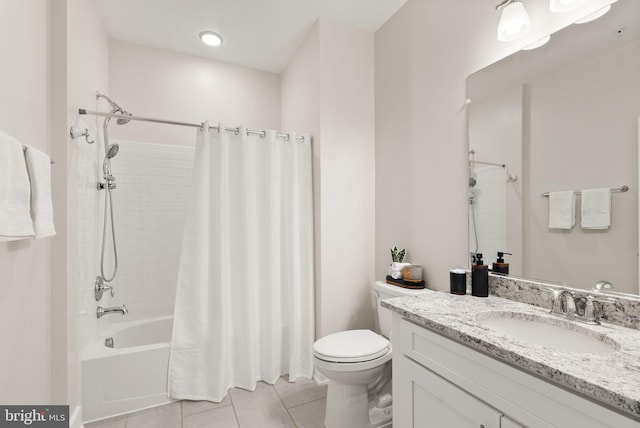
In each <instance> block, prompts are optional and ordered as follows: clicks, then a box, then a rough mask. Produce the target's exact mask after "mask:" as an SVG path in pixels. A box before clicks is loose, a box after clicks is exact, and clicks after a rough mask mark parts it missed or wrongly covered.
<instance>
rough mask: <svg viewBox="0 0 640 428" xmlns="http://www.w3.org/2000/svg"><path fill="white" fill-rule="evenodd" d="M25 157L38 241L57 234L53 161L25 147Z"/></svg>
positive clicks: (29, 147)
mask: <svg viewBox="0 0 640 428" xmlns="http://www.w3.org/2000/svg"><path fill="white" fill-rule="evenodd" d="M24 156H25V158H26V161H27V172H28V173H29V180H30V181H31V218H32V220H33V229H34V231H35V237H36V239H39V238H47V237H49V236H54V235H55V234H56V230H55V227H54V226H53V204H52V201H51V159H50V158H49V155H47V154H46V153H43V152H41V151H40V150H38V149H36V148H34V147H31V146H27V145H25V152H24Z"/></svg>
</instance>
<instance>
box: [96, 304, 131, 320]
mask: <svg viewBox="0 0 640 428" xmlns="http://www.w3.org/2000/svg"><path fill="white" fill-rule="evenodd" d="M127 313H129V311H128V310H127V308H126V306H125V305H122V306H120V307H111V308H103V307H102V306H98V309H96V316H97V317H98V318H102V317H103V316H104V315H109V314H122V315H126V314H127Z"/></svg>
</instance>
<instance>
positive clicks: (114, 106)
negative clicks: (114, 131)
mask: <svg viewBox="0 0 640 428" xmlns="http://www.w3.org/2000/svg"><path fill="white" fill-rule="evenodd" d="M96 98H104V99H105V100H106V101H107V102H108V103H109V105H110V106H111V113H112V114H113V113H119V114H121V115H123V116H133V115H132V114H131V113H129V112H128V111H126V110H125V109H123V108H122V107H120V106H119V105H118V104H117V103H116V102H115V101H113V100H112V99H111V98H109V97H108V96H106V95H104V94H101V93H99V92H98V94H96ZM130 121H131V119H125V118H118V120H117V121H116V123H117V124H118V125H126V124H127V123H129V122H130ZM114 156H115V155H114Z"/></svg>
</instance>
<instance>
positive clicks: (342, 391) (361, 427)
mask: <svg viewBox="0 0 640 428" xmlns="http://www.w3.org/2000/svg"><path fill="white" fill-rule="evenodd" d="M376 403H377V400H371V401H369V393H368V388H367V385H348V384H342V383H338V382H335V381H329V387H328V389H327V409H328V410H329V409H330V410H329V411H327V412H326V414H325V421H324V426H325V428H344V427H349V428H385V427H391V422H392V407H391V406H388V407H384V408H379V407H376Z"/></svg>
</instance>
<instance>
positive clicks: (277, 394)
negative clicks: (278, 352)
mask: <svg viewBox="0 0 640 428" xmlns="http://www.w3.org/2000/svg"><path fill="white" fill-rule="evenodd" d="M280 379H282V377H280ZM278 380H279V379H278ZM276 383H278V381H276ZM271 389H273V391H274V392H275V393H276V396H277V397H278V399H279V400H280V403H282V407H284V410H285V411H286V412H287V415H289V419H291V422H293V425H294V426H295V427H296V428H299V427H298V424H297V423H296V420H295V419H293V416H291V413H290V412H289V408H288V407H287V405H286V404H284V401H282V397H281V396H280V393H279V392H278V389H277V388H276V384H275V383H274V384H273V385H271ZM240 428H242V427H240Z"/></svg>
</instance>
